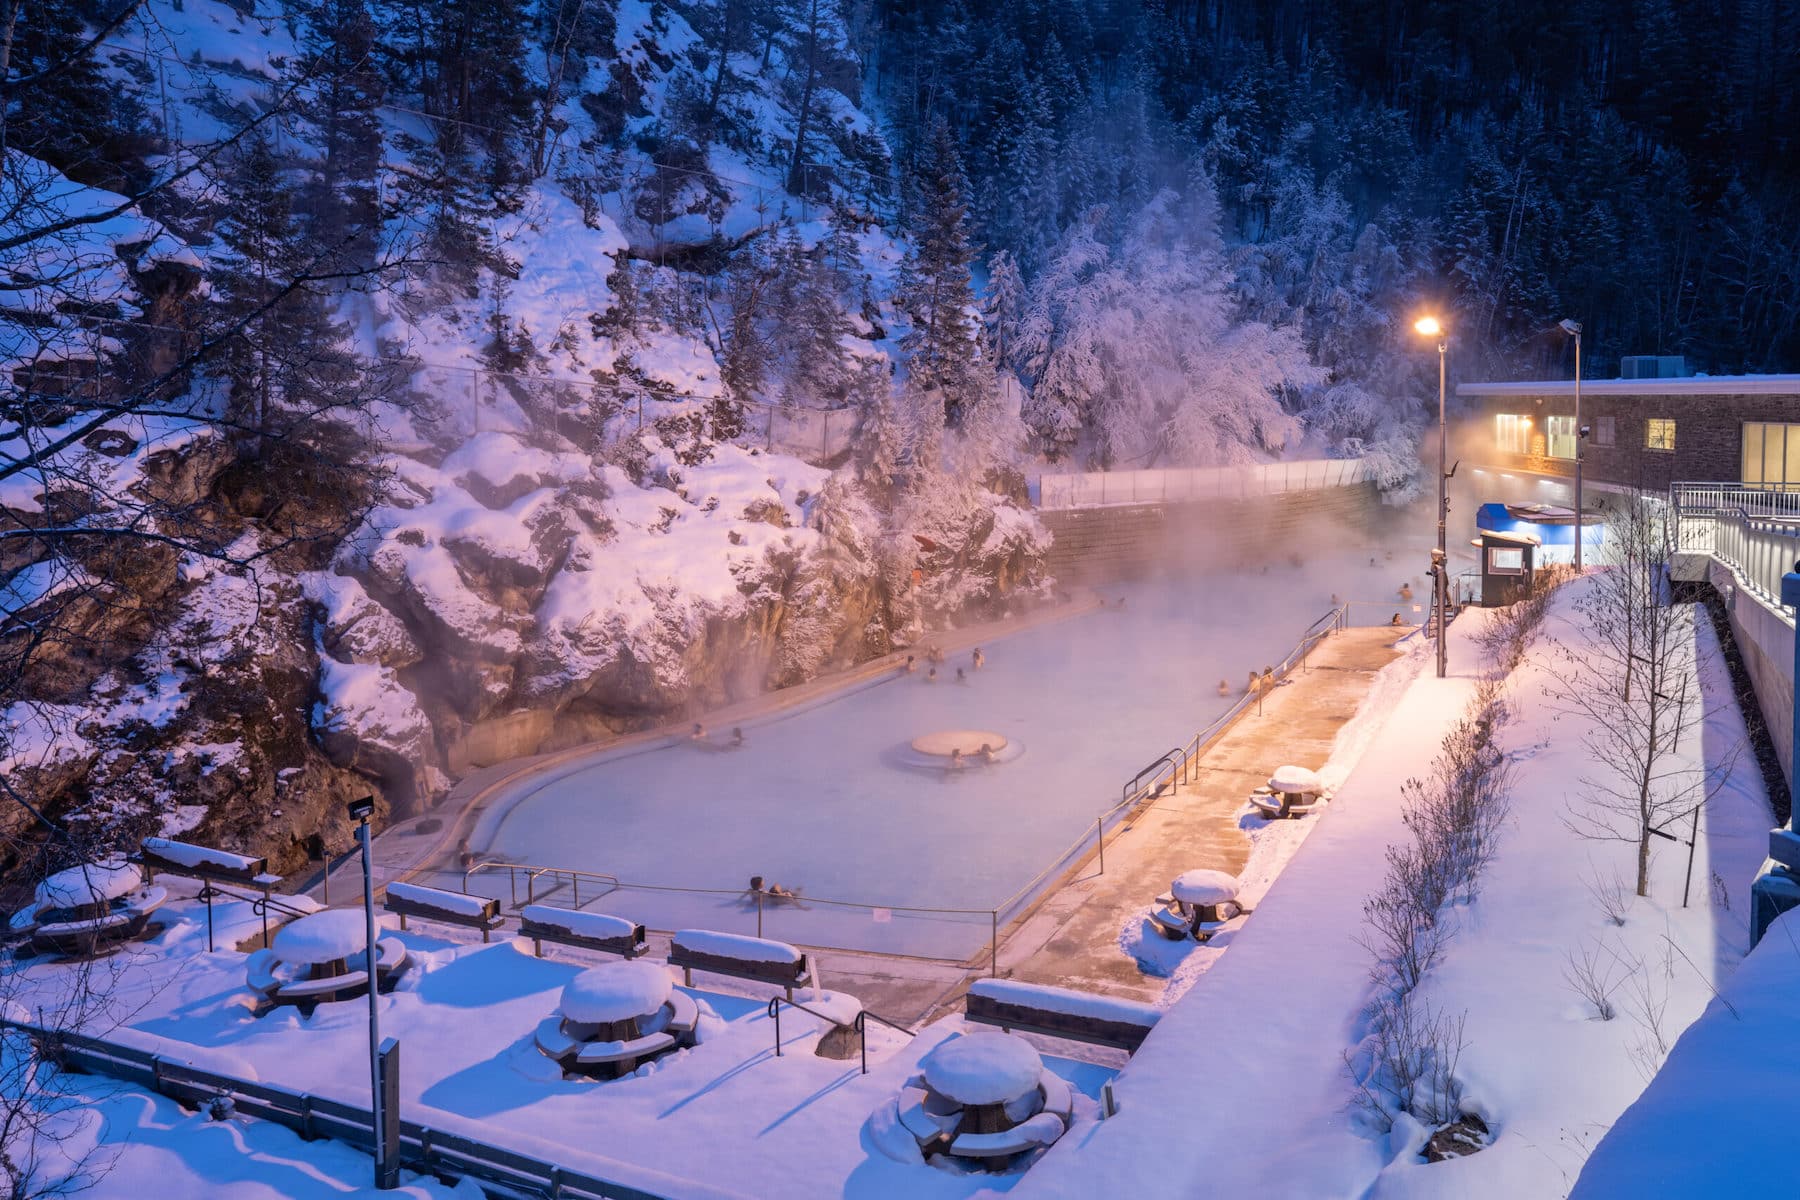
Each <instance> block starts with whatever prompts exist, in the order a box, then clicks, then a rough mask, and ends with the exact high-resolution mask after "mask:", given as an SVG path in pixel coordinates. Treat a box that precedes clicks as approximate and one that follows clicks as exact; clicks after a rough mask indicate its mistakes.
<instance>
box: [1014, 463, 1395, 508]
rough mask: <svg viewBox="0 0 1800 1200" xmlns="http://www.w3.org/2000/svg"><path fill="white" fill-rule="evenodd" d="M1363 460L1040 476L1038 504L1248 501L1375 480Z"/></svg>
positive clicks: (1099, 505)
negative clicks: (1258, 497) (1259, 497)
mask: <svg viewBox="0 0 1800 1200" xmlns="http://www.w3.org/2000/svg"><path fill="white" fill-rule="evenodd" d="M1374 477H1375V476H1374V473H1373V472H1372V470H1371V469H1370V467H1369V465H1368V463H1367V462H1366V461H1364V460H1363V459H1360V458H1315V459H1300V460H1297V461H1293V462H1273V463H1256V464H1254V465H1251V466H1244V467H1170V468H1167V469H1162V470H1148V471H1081V472H1073V473H1068V474H1060V475H1040V476H1038V497H1037V500H1038V507H1039V508H1046V509H1056V508H1102V507H1105V506H1107V505H1112V504H1174V503H1183V502H1188V501H1194V500H1248V499H1252V498H1254V497H1257V496H1275V495H1280V494H1281V493H1283V492H1304V491H1318V490H1321V489H1324V488H1334V487H1349V486H1351V485H1352V484H1358V483H1367V482H1369V481H1370V480H1372V479H1373V478H1374Z"/></svg>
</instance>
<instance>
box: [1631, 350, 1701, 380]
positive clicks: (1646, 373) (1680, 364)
mask: <svg viewBox="0 0 1800 1200" xmlns="http://www.w3.org/2000/svg"><path fill="white" fill-rule="evenodd" d="M1689 374H1690V372H1689V371H1688V368H1687V359H1685V358H1683V357H1682V356H1681V355H1679V354H1627V355H1626V356H1625V357H1623V358H1621V359H1620V360H1619V378H1620V379H1685V378H1686V377H1687V376H1688V375H1689Z"/></svg>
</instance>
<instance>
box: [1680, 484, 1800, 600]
mask: <svg viewBox="0 0 1800 1200" xmlns="http://www.w3.org/2000/svg"><path fill="white" fill-rule="evenodd" d="M1669 502H1670V506H1671V507H1672V508H1673V510H1674V513H1675V546H1676V549H1678V550H1684V551H1688V552H1690V553H1699V554H1710V555H1712V556H1713V557H1714V558H1716V559H1718V560H1719V561H1720V562H1722V563H1724V564H1725V565H1726V566H1728V567H1731V568H1732V569H1734V570H1735V571H1736V572H1737V573H1738V575H1739V577H1741V578H1742V579H1743V581H1744V586H1745V587H1747V588H1749V589H1750V590H1751V591H1752V592H1754V593H1755V594H1756V595H1757V596H1759V597H1760V598H1761V599H1763V600H1765V601H1767V602H1768V604H1769V607H1770V608H1772V609H1774V610H1775V611H1776V612H1781V611H1783V610H1782V608H1781V577H1782V576H1783V575H1784V574H1786V573H1787V572H1788V571H1791V570H1793V569H1794V564H1795V562H1796V561H1800V492H1791V491H1776V490H1771V489H1764V488H1757V487H1754V486H1751V485H1745V484H1733V483H1676V484H1671V485H1670V487H1669Z"/></svg>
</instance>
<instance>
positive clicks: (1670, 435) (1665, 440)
mask: <svg viewBox="0 0 1800 1200" xmlns="http://www.w3.org/2000/svg"><path fill="white" fill-rule="evenodd" d="M1644 449H1646V450H1673V449H1675V420H1674V418H1673V417H1651V418H1650V419H1649V420H1648V421H1645V422H1644Z"/></svg>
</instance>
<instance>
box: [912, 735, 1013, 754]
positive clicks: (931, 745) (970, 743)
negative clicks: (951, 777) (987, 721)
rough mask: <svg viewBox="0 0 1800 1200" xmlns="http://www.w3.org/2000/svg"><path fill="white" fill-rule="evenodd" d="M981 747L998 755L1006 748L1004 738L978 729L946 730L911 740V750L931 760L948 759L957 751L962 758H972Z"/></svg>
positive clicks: (979, 751)
mask: <svg viewBox="0 0 1800 1200" xmlns="http://www.w3.org/2000/svg"><path fill="white" fill-rule="evenodd" d="M983 746H986V747H987V748H988V749H990V750H992V751H993V752H994V753H995V754H999V753H1000V752H1001V751H1003V750H1005V749H1006V747H1007V741H1006V736H1005V735H1004V734H999V733H986V732H983V731H982V730H979V729H946V730H943V731H941V732H938V733H927V734H925V735H923V736H921V737H916V738H914V739H913V740H912V748H913V750H914V751H915V752H916V753H919V754H929V755H931V756H932V757H933V758H950V757H952V756H953V755H954V754H955V753H956V751H958V750H961V751H962V756H963V757H964V758H974V757H977V756H978V755H980V754H981V749H982V747H983Z"/></svg>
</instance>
